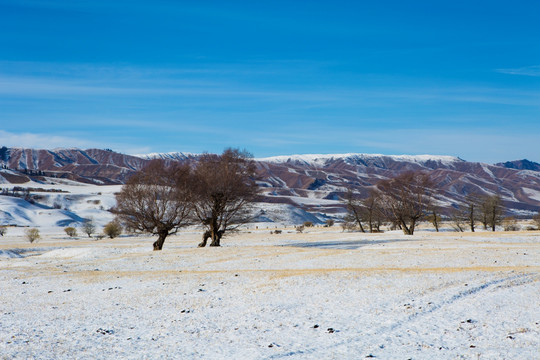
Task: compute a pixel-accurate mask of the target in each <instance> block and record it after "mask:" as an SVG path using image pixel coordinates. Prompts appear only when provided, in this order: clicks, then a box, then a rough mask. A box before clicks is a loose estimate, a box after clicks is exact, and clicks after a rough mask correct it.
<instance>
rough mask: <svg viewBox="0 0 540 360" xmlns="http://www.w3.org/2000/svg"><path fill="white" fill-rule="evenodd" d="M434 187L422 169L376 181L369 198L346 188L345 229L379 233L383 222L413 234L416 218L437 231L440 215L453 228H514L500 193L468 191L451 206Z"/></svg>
mask: <svg viewBox="0 0 540 360" xmlns="http://www.w3.org/2000/svg"><path fill="white" fill-rule="evenodd" d="M436 195H437V186H436V184H435V183H434V182H433V181H432V180H431V179H430V176H429V174H428V173H425V172H420V171H418V172H404V173H401V174H400V175H398V176H396V177H394V178H391V179H386V180H381V181H380V182H378V183H377V184H376V185H375V186H374V187H373V188H372V189H371V191H370V192H369V195H368V197H364V198H362V197H360V196H359V195H358V194H356V193H354V191H353V190H352V189H349V190H348V192H347V194H346V195H345V197H344V202H345V205H346V207H347V210H348V215H347V216H346V218H345V223H344V224H343V229H344V230H351V229H358V230H359V231H361V232H367V231H369V232H379V231H380V227H381V225H382V224H383V223H386V224H388V225H389V226H390V228H391V229H401V230H402V231H403V233H404V234H406V235H413V234H414V231H415V229H416V226H417V224H418V222H419V221H422V220H427V221H429V222H431V223H432V224H433V226H434V228H435V229H436V231H439V227H440V223H441V220H442V218H443V216H444V217H445V218H446V219H448V220H450V223H451V225H452V227H453V228H454V229H455V230H456V231H465V230H466V229H468V230H470V231H472V232H474V231H475V229H476V226H477V224H481V225H482V226H483V228H484V229H485V230H488V229H489V230H492V231H495V230H496V227H497V226H498V225H504V228H505V230H510V229H514V228H516V227H517V225H516V223H515V221H512V219H510V218H504V216H503V215H504V207H503V204H502V199H501V196H500V195H499V194H484V195H478V194H472V193H471V194H468V195H466V196H465V198H464V201H463V202H462V203H461V204H459V205H457V204H454V205H453V206H452V207H450V208H444V207H441V206H438V205H437V203H436V201H435V200H436Z"/></svg>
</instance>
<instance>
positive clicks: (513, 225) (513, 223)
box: [502, 216, 520, 231]
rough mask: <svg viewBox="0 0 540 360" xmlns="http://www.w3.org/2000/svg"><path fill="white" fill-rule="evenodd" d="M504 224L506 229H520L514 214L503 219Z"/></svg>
mask: <svg viewBox="0 0 540 360" xmlns="http://www.w3.org/2000/svg"><path fill="white" fill-rule="evenodd" d="M502 225H503V229H504V231H519V230H520V228H519V225H518V222H517V220H516V219H515V218H514V217H512V216H508V217H506V218H504V219H503V220H502Z"/></svg>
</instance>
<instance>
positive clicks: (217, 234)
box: [199, 230, 224, 247]
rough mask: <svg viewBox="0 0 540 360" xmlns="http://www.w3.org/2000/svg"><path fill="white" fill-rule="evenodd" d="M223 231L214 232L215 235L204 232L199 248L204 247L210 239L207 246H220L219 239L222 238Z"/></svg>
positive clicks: (210, 232) (208, 231)
mask: <svg viewBox="0 0 540 360" xmlns="http://www.w3.org/2000/svg"><path fill="white" fill-rule="evenodd" d="M223 233H224V231H223V230H219V231H216V232H215V233H214V232H212V231H210V230H207V231H205V232H204V234H203V236H202V238H203V241H202V242H201V243H200V244H199V247H205V246H206V243H207V242H208V239H212V241H211V242H210V245H209V246H221V238H222V237H223Z"/></svg>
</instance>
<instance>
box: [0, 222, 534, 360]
mask: <svg viewBox="0 0 540 360" xmlns="http://www.w3.org/2000/svg"><path fill="white" fill-rule="evenodd" d="M272 228H273V227H272ZM59 231H61V229H59ZM199 237H200V233H199V232H185V233H182V234H180V235H178V236H174V237H171V238H168V239H167V241H166V243H165V247H164V249H163V251H161V252H153V251H151V248H152V246H151V244H152V239H151V238H149V237H127V236H125V237H121V238H117V239H113V240H109V239H103V240H99V241H93V240H88V239H86V238H84V237H81V238H79V239H68V238H67V237H66V236H65V234H64V235H62V234H61V233H60V232H57V233H56V234H54V233H50V234H48V235H47V236H46V237H45V238H44V239H42V240H41V241H40V242H38V243H36V244H29V243H26V242H25V241H24V239H23V237H22V236H20V235H19V234H17V232H16V231H10V232H8V233H7V235H6V236H5V237H2V238H0V289H1V291H0V354H1V356H0V358H3V359H12V358H15V359H27V358H39V359H95V358H101V359H111V358H132V359H140V358H147V359H156V358H171V359H191V358H194V359H280V358H285V359H363V358H377V359H409V358H412V359H456V358H464V359H477V358H479V359H539V358H540V233H539V232H520V233H495V234H489V233H478V234H470V233H468V234H467V233H465V234H464V233H461V234H457V233H451V232H446V233H439V234H437V233H433V232H427V231H426V232H417V234H415V235H414V236H410V237H406V236H404V235H402V234H399V233H397V232H387V233H384V234H360V233H341V232H340V231H339V229H337V228H324V229H323V228H318V229H309V231H308V233H304V234H297V233H295V232H294V231H293V230H292V229H285V230H284V232H283V233H282V234H272V235H271V234H270V229H262V228H261V226H259V229H258V230H251V231H247V230H246V231H243V232H241V233H239V234H235V235H231V236H229V237H226V238H225V239H224V240H223V243H224V246H223V247H221V248H204V249H200V248H196V244H197V243H198V240H199Z"/></svg>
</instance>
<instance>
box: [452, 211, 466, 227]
mask: <svg viewBox="0 0 540 360" xmlns="http://www.w3.org/2000/svg"><path fill="white" fill-rule="evenodd" d="M466 222H467V217H466V216H465V215H464V212H463V209H461V208H456V209H453V211H452V212H451V213H450V224H451V226H452V228H453V229H454V230H455V231H459V232H463V231H465V230H464V228H465V224H466Z"/></svg>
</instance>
